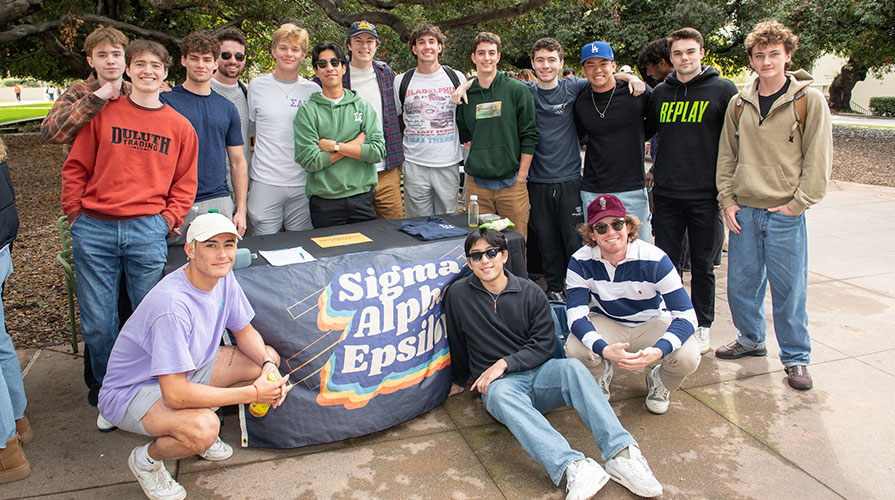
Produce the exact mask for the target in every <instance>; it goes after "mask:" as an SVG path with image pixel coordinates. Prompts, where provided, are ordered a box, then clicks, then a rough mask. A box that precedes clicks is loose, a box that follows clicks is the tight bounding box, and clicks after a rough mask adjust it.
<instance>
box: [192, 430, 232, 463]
mask: <svg viewBox="0 0 895 500" xmlns="http://www.w3.org/2000/svg"><path fill="white" fill-rule="evenodd" d="M199 456H200V457H201V458H204V459H205V460H210V461H212V462H220V461H221V460H227V459H228V458H230V457H232V456H233V447H232V446H230V445H229V444H227V443H225V442H223V441H221V438H220V436H218V437H216V438H214V442H213V443H211V446H209V447H208V449H207V450H205V451H204V452H202V454H201V455H199Z"/></svg>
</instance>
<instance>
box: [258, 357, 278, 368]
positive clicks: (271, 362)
mask: <svg viewBox="0 0 895 500" xmlns="http://www.w3.org/2000/svg"><path fill="white" fill-rule="evenodd" d="M267 363H270V364H272V365H273V367H274V368H279V367H278V366H277V363H276V361H274V360H272V359H268V360H265V361H264V362H263V363H261V369H262V370H263V369H264V365H266V364H267Z"/></svg>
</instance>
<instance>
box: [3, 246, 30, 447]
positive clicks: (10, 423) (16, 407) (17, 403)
mask: <svg viewBox="0 0 895 500" xmlns="http://www.w3.org/2000/svg"><path fill="white" fill-rule="evenodd" d="M10 274H12V259H11V258H10V256H9V245H7V246H6V247H4V248H3V250H0V295H2V294H3V283H4V282H5V281H6V278H8V277H9V275H10ZM27 405H28V400H27V399H25V384H24V383H23V382H22V368H21V366H19V357H18V356H17V355H16V349H15V347H13V345H12V338H10V336H9V332H7V331H6V316H5V313H4V311H3V300H2V299H0V448H6V442H7V441H9V438H11V437H13V436H14V435H15V433H16V420H17V419H20V418H22V417H23V416H24V415H25V407H26V406H27Z"/></svg>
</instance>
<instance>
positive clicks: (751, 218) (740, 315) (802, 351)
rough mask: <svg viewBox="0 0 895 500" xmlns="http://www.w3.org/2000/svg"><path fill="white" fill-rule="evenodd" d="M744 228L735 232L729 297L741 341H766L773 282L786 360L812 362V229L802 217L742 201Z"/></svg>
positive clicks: (739, 216)
mask: <svg viewBox="0 0 895 500" xmlns="http://www.w3.org/2000/svg"><path fill="white" fill-rule="evenodd" d="M736 220H737V223H739V225H740V228H741V231H740V234H736V233H734V232H733V231H731V232H730V240H729V242H728V247H727V249H728V272H727V299H728V302H730V314H731V316H732V317H733V324H734V326H735V327H736V328H737V330H738V331H739V333H738V334H737V342H739V343H740V344H742V345H743V346H744V347H746V348H748V349H753V348H756V347H759V346H761V345H764V343H765V336H766V335H765V312H764V296H765V290H766V289H767V285H768V283H769V282H770V284H771V299H772V305H773V312H774V331H775V332H776V334H777V342H778V343H779V344H780V361H782V362H783V365H784V366H793V365H807V364H808V363H809V362H810V354H811V339H810V338H809V337H808V310H807V306H806V301H807V299H808V231H807V229H806V227H805V214H804V213H803V214H801V215H798V216H796V217H793V216H790V215H786V214H782V213H780V212H769V211H767V210H765V209H759V208H751V207H743V206H741V207H740V210H739V211H738V212H737V213H736Z"/></svg>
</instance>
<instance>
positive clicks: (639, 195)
mask: <svg viewBox="0 0 895 500" xmlns="http://www.w3.org/2000/svg"><path fill="white" fill-rule="evenodd" d="M601 194H611V195H613V196H615V197H617V198H618V199H619V200H621V202H622V204H623V205H624V206H625V209H626V210H627V211H628V213H629V214H631V215H636V216H637V218H638V219H640V222H642V223H643V226H641V228H640V229H639V230H638V234H637V235H638V236H639V237H640V239H641V240H643V241H645V242H647V243H652V241H653V238H652V234H653V233H652V230H651V229H650V227H651V221H652V215H651V214H650V211H649V196H648V195H647V193H646V188H643V189H635V190H634V191H624V192H621V193H591V192H590V191H581V204H582V205H581V208H582V210H584V222H587V206H588V205H590V203H591V202H592V201H594V200H596V199H597V197H598V196H600V195H601Z"/></svg>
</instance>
